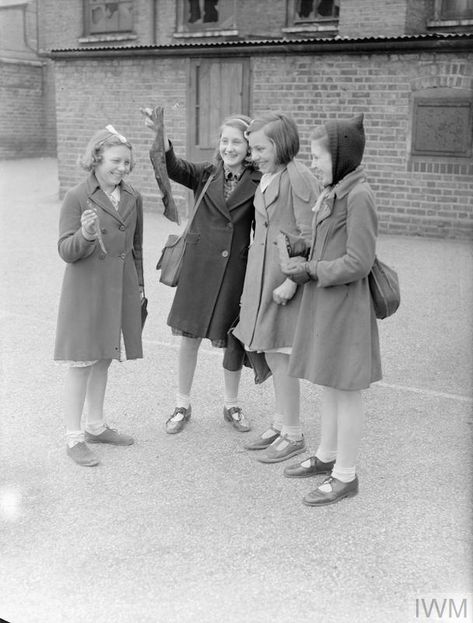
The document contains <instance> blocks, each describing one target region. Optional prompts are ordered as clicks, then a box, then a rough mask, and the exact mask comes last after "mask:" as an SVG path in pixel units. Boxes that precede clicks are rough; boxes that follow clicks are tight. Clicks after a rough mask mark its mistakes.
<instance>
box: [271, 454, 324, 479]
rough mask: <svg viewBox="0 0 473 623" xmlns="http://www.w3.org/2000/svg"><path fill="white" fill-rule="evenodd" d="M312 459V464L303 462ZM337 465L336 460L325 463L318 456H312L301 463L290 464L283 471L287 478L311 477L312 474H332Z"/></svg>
mask: <svg viewBox="0 0 473 623" xmlns="http://www.w3.org/2000/svg"><path fill="white" fill-rule="evenodd" d="M307 461H310V465H309V466H308V467H305V466H304V465H303V464H304V463H306V462H307ZM334 465H335V461H329V462H328V463H324V462H323V461H321V460H320V459H318V458H317V457H316V456H310V457H309V458H308V459H305V460H304V461H302V462H301V463H295V464H294V465H288V467H286V468H285V469H284V471H283V474H284V476H286V478H309V477H310V476H318V475H319V474H330V472H331V471H332V469H333V466H334Z"/></svg>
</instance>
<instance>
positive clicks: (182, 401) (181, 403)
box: [176, 392, 191, 409]
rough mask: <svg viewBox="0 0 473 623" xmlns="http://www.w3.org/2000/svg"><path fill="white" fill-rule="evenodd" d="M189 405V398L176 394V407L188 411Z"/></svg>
mask: <svg viewBox="0 0 473 623" xmlns="http://www.w3.org/2000/svg"><path fill="white" fill-rule="evenodd" d="M190 404H191V397H190V396H186V394H181V393H179V392H176V407H184V409H188V408H189V407H190Z"/></svg>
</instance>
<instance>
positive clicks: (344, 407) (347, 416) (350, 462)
mask: <svg viewBox="0 0 473 623" xmlns="http://www.w3.org/2000/svg"><path fill="white" fill-rule="evenodd" d="M334 391H336V400H337V411H338V418H337V420H338V454H337V462H336V464H335V468H334V470H336V469H337V468H338V469H340V470H351V471H352V473H353V477H354V474H355V466H356V461H357V458H358V452H359V449H360V443H361V435H362V432H363V424H364V411H363V400H362V397H361V392H360V391H342V390H334ZM334 475H335V474H334ZM336 477H337V478H338V476H336Z"/></svg>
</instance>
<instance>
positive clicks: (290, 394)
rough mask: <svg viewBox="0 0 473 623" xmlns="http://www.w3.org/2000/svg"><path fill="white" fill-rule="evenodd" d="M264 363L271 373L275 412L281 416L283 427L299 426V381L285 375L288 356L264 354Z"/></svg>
mask: <svg viewBox="0 0 473 623" xmlns="http://www.w3.org/2000/svg"><path fill="white" fill-rule="evenodd" d="M266 361H267V362H268V366H269V367H270V368H271V372H272V373H273V385H274V395H275V398H276V412H277V413H280V414H281V415H282V416H283V421H282V424H283V426H300V419H299V410H300V388H299V379H296V378H294V377H291V376H288V374H287V370H288V366H289V355H285V354H283V353H266Z"/></svg>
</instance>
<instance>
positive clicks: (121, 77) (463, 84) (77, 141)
mask: <svg viewBox="0 0 473 623" xmlns="http://www.w3.org/2000/svg"><path fill="white" fill-rule="evenodd" d="M186 84H187V59H185V58H182V57H179V58H178V57H174V58H171V57H165V58H158V57H154V58H148V59H146V58H145V59H143V58H138V57H136V58H126V59H120V60H117V59H116V60H113V59H101V60H92V59H91V60H88V59H80V60H77V61H58V62H56V92H57V115H58V156H59V176H60V184H61V192H64V190H65V189H66V188H68V187H70V186H71V185H72V184H73V183H76V182H77V181H79V180H80V179H82V177H83V173H82V172H81V171H80V170H79V169H78V168H77V167H76V166H75V164H74V163H75V161H76V159H77V156H78V155H79V153H80V151H81V150H82V149H83V147H84V145H85V143H86V141H87V139H88V138H89V136H90V135H91V134H92V132H93V131H94V130H95V129H97V128H99V127H103V126H104V125H106V124H107V123H113V124H115V125H116V127H117V129H119V130H120V131H121V132H123V133H124V134H125V135H128V136H129V137H130V139H131V140H132V141H133V143H134V145H135V148H136V153H137V160H138V164H137V168H136V170H135V172H134V173H133V174H132V177H131V178H130V181H132V183H134V184H135V185H136V187H137V188H138V189H139V190H141V191H142V192H143V194H144V195H145V197H146V198H147V199H148V201H147V204H146V207H147V209H155V208H156V206H158V205H160V202H159V200H158V199H157V196H158V194H157V187H156V184H155V181H154V178H153V174H152V170H151V167H150V165H149V163H148V150H149V145H150V140H151V136H150V133H149V131H148V130H146V128H144V126H143V122H142V118H141V115H140V113H139V111H138V109H139V107H140V106H143V105H153V104H156V103H162V104H163V105H167V106H168V107H170V106H172V104H174V102H175V101H176V100H178V101H181V102H185V101H186V97H185V89H186ZM429 85H430V86H435V85H438V86H447V85H450V86H452V87H454V88H462V89H469V90H470V91H471V90H473V54H472V55H469V56H468V55H465V56H464V57H462V58H457V57H456V56H455V55H454V54H439V53H436V54H435V55H434V54H427V53H424V54H423V55H422V56H421V57H419V56H418V55H415V54H406V55H401V56H397V55H388V54H371V55H350V56H343V55H330V54H325V55H319V56H317V57H315V56H309V55H289V54H288V55H277V56H271V55H259V56H256V57H254V58H253V59H252V86H251V92H252V101H251V111H252V114H254V115H255V114H258V113H259V112H262V111H264V110H269V109H273V110H274V109H279V110H284V111H286V112H289V113H291V114H292V115H293V116H294V118H295V120H296V122H297V124H298V126H299V129H300V134H301V138H302V147H301V153H300V157H301V159H302V160H304V161H305V162H307V163H308V162H309V143H308V136H309V133H310V130H311V128H312V127H313V126H314V125H316V124H318V123H321V122H323V121H324V120H326V119H329V118H339V117H349V116H352V115H354V114H357V113H359V112H363V113H365V127H366V135H367V147H366V157H365V163H366V168H367V172H368V176H369V179H370V181H371V183H372V186H373V189H374V190H375V192H376V197H377V201H378V207H379V214H380V229H381V231H383V232H392V233H401V234H419V235H429V236H443V237H459V238H469V237H473V201H472V198H473V177H472V176H471V175H467V174H465V173H463V174H462V173H455V172H452V170H448V169H447V168H446V166H445V168H444V169H442V167H441V166H440V165H435V167H431V170H430V171H429V170H422V171H415V170H410V167H409V151H410V145H409V135H410V104H411V99H412V95H413V93H414V92H415V91H416V89H419V88H425V87H426V86H429ZM186 115H187V111H186V110H185V107H184V109H182V110H180V111H178V112H177V113H174V112H172V111H169V113H168V127H169V134H170V136H171V137H172V138H173V140H174V142H175V144H176V149H177V151H178V153H180V154H183V155H185V152H186ZM427 168H428V167H427ZM424 169H425V168H424ZM175 192H176V194H177V196H178V198H179V199H180V201H181V205H182V200H183V197H184V192H183V189H182V187H180V186H176V187H175ZM159 209H160V210H161V209H162V207H160V208H159Z"/></svg>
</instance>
